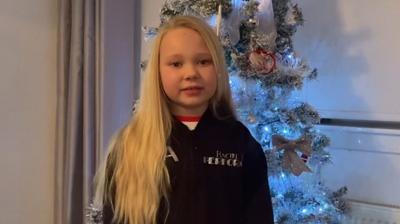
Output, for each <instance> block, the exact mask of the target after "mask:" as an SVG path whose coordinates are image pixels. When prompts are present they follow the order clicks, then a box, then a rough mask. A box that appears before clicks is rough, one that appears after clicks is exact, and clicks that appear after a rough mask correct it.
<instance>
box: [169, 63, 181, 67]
mask: <svg viewBox="0 0 400 224" xmlns="http://www.w3.org/2000/svg"><path fill="white" fill-rule="evenodd" d="M169 65H170V66H172V67H175V68H179V67H181V66H182V63H181V62H171V63H170V64H169Z"/></svg>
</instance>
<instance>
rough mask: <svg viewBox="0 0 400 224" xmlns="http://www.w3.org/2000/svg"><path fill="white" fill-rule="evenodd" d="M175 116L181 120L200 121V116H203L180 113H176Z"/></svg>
mask: <svg viewBox="0 0 400 224" xmlns="http://www.w3.org/2000/svg"><path fill="white" fill-rule="evenodd" d="M175 117H176V119H178V120H179V121H186V122H196V121H200V118H201V116H178V115H175Z"/></svg>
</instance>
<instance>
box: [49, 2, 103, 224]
mask: <svg viewBox="0 0 400 224" xmlns="http://www.w3.org/2000/svg"><path fill="white" fill-rule="evenodd" d="M102 2H103V1H102V0H60V1H59V15H60V16H59V34H58V50H59V53H58V74H57V75H58V83H57V85H58V87H57V88H58V90H57V91H58V92H57V94H58V96H57V97H58V104H57V140H56V177H55V178H56V180H55V181H56V183H55V184H56V189H55V194H56V195H55V208H54V209H55V214H54V217H55V223H56V224H72V223H73V224H79V223H84V219H85V218H84V210H85V208H86V206H87V205H88V201H89V200H90V197H91V190H92V179H93V176H94V174H95V170H96V167H97V166H98V163H99V161H100V158H101V148H102V147H101V142H102V139H101V132H100V131H101V128H102V127H101V126H102V124H101V120H102V119H101V116H102V111H101V108H102V105H101V103H102V102H103V101H102V99H101V97H102V86H103V85H102V83H101V82H102V80H103V77H102V74H103V72H102V69H101V68H102V65H101V62H102V61H103V60H102V58H101V57H102V51H103V50H102V49H103V47H102V46H103V45H102V38H101V37H102V35H101V32H102V21H103V19H102V17H103V15H102V14H103V13H102V8H103V7H102Z"/></svg>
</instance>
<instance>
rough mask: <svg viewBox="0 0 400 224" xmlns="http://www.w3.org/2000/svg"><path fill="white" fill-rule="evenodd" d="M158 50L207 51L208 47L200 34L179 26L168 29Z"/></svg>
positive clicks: (169, 52) (172, 51)
mask: <svg viewBox="0 0 400 224" xmlns="http://www.w3.org/2000/svg"><path fill="white" fill-rule="evenodd" d="M160 51H161V52H163V53H167V52H168V54H174V52H190V51H203V52H208V47H207V45H206V43H205V42H204V40H203V38H202V37H201V36H200V34H199V33H198V32H197V31H195V30H193V29H190V28H186V27H179V28H173V29H171V30H168V31H167V32H166V33H165V34H164V36H163V38H162V39H161V43H160Z"/></svg>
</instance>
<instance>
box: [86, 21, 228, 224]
mask: <svg viewBox="0 0 400 224" xmlns="http://www.w3.org/2000/svg"><path fill="white" fill-rule="evenodd" d="M181 27H185V28H189V29H192V30H194V31H196V32H198V33H199V35H200V36H201V37H202V38H203V40H204V42H205V43H206V45H207V47H208V49H209V51H210V54H211V56H212V59H213V62H214V65H215V69H216V72H217V74H218V75H217V76H218V78H217V89H216V92H215V94H214V96H213V97H212V98H211V99H210V102H209V104H210V105H209V108H210V109H211V111H212V113H213V114H214V116H215V117H217V118H219V119H223V118H227V117H234V112H233V109H232V99H231V92H230V87H229V78H228V72H227V70H226V64H225V60H224V53H223V49H222V47H221V45H220V42H219V39H218V37H217V36H216V34H215V31H214V30H213V29H211V28H210V27H209V26H208V24H207V23H205V22H204V21H203V20H202V19H199V18H196V17H191V16H177V17H174V18H172V19H171V20H170V21H168V22H166V23H165V24H163V25H162V27H161V28H160V30H159V32H158V35H157V36H156V38H155V40H154V43H153V51H152V53H151V56H150V59H149V62H148V64H147V68H146V71H145V75H144V77H143V79H142V82H141V91H140V100H139V104H138V106H137V108H136V111H135V114H134V115H133V116H132V118H131V119H130V121H129V122H128V123H127V125H126V126H125V127H123V128H122V129H121V130H120V131H119V133H117V134H116V136H115V137H114V138H113V139H112V141H111V143H110V145H109V153H108V156H107V161H106V162H105V163H106V164H107V165H104V164H103V165H102V166H101V167H100V169H99V171H98V173H97V175H96V178H95V186H96V188H95V198H94V204H95V206H99V207H101V206H103V203H104V202H105V201H107V202H108V203H111V204H112V207H113V208H114V221H117V222H123V223H129V224H154V223H156V220H157V211H158V208H159V205H160V202H161V200H162V199H165V202H166V205H167V208H168V205H169V201H168V193H169V190H170V179H169V175H168V169H167V167H166V164H165V157H166V144H167V140H168V137H169V135H170V134H171V129H172V122H173V117H172V114H171V112H170V110H169V107H168V100H167V96H166V95H165V93H164V91H163V88H162V83H161V78H160V75H159V49H160V44H161V41H162V39H163V36H164V35H165V34H166V33H167V32H168V31H169V30H172V29H175V28H181ZM165 220H166V217H165Z"/></svg>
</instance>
